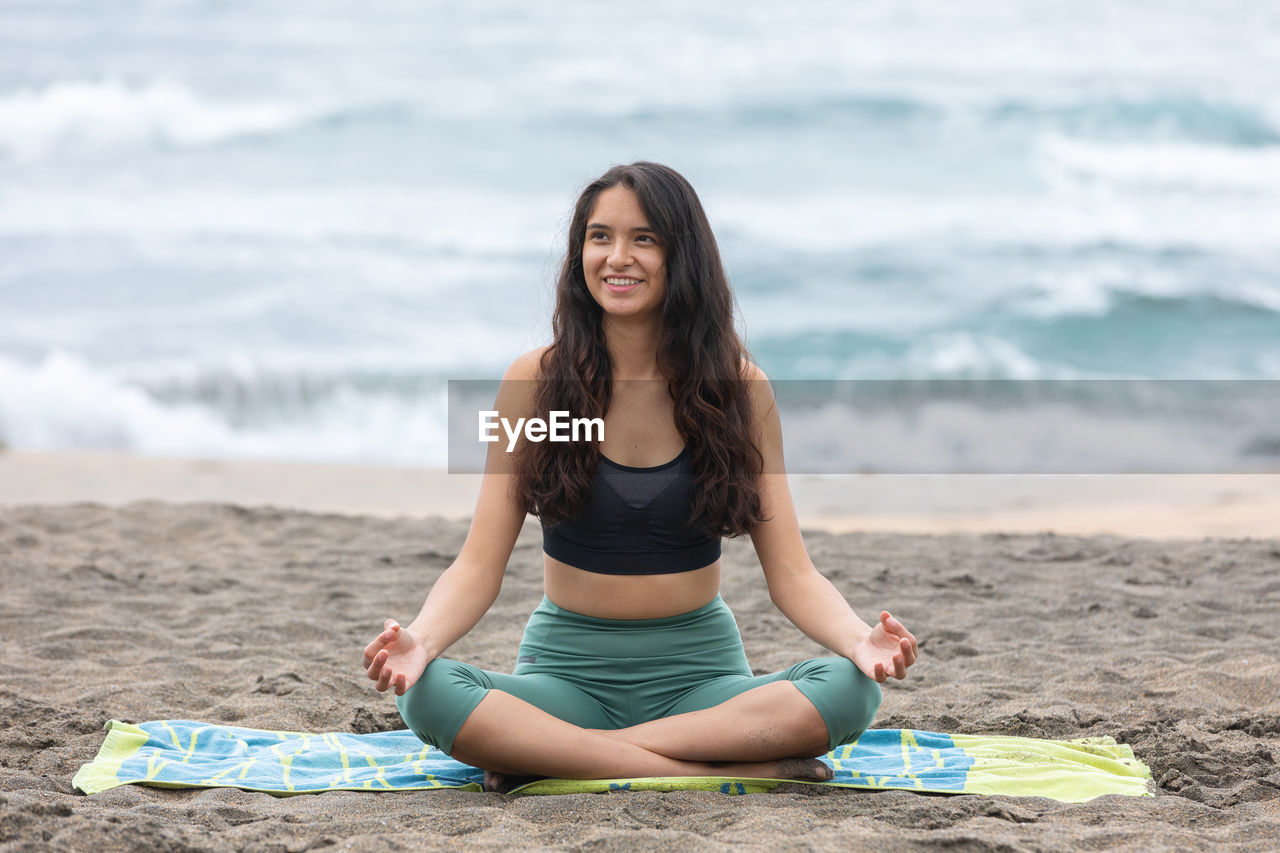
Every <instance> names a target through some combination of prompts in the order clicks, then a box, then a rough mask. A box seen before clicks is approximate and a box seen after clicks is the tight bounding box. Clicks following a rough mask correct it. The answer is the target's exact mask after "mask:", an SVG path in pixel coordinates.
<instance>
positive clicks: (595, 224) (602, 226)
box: [587, 222, 658, 234]
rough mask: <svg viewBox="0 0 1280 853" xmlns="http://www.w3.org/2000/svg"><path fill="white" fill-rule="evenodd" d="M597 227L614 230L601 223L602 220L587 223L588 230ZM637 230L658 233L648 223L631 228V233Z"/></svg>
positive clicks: (603, 229) (601, 229) (602, 229)
mask: <svg viewBox="0 0 1280 853" xmlns="http://www.w3.org/2000/svg"><path fill="white" fill-rule="evenodd" d="M595 229H598V230H600V231H612V230H613V229H612V228H610V227H609V226H608V225H604V224H602V223H600V222H589V223H587V230H588V231H591V230H595ZM637 231H650V232H652V233H654V234H657V233H658V232H657V231H654V230H653V229H652V228H650V227H649V226H648V225H644V226H641V227H639V228H632V229H631V233H633V234H634V233H635V232H637Z"/></svg>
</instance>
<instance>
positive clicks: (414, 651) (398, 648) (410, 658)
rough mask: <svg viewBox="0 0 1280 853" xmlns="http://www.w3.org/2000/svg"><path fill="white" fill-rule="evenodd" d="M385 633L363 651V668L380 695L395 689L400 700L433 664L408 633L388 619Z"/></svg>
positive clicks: (385, 624) (407, 630) (394, 621)
mask: <svg viewBox="0 0 1280 853" xmlns="http://www.w3.org/2000/svg"><path fill="white" fill-rule="evenodd" d="M383 624H384V626H385V630H383V632H382V633H381V634H379V635H378V636H376V637H374V639H373V642H372V643H370V644H369V645H367V646H365V647H364V665H365V668H366V669H367V670H368V671H369V678H370V679H372V680H373V681H374V682H376V684H375V685H374V686H375V687H376V688H377V689H378V691H379V692H382V691H384V690H386V689H387V688H388V687H391V688H394V689H395V691H396V695H397V696H403V695H404V694H405V691H406V690H408V689H409V688H410V687H412V686H413V684H414V682H416V681H417V680H418V678H419V677H421V675H422V671H423V670H424V669H426V668H427V664H428V663H430V660H428V658H427V650H426V649H425V648H423V647H422V644H421V643H419V642H418V641H417V640H416V639H415V638H414V636H413V635H412V634H410V633H409V629H407V628H403V627H401V626H400V624H399V623H398V622H396V620H394V619H388V620H387V621H386V622H385V623H383Z"/></svg>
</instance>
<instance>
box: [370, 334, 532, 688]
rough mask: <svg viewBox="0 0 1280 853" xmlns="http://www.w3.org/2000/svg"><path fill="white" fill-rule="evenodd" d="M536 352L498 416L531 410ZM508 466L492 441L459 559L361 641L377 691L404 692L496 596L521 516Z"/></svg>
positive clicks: (500, 402) (506, 388)
mask: <svg viewBox="0 0 1280 853" xmlns="http://www.w3.org/2000/svg"><path fill="white" fill-rule="evenodd" d="M540 355H541V350H535V351H533V352H531V353H526V354H525V355H523V356H521V357H520V358H519V359H517V360H516V361H515V362H514V363H513V364H512V365H511V367H510V368H508V370H507V372H506V374H505V375H504V376H503V377H502V385H501V386H500V387H499V389H498V399H497V403H496V405H495V408H496V409H497V410H498V411H499V412H501V413H502V416H503V417H508V418H512V419H514V418H515V417H522V416H527V415H528V414H529V413H530V412H531V408H532V398H533V381H532V380H534V379H536V377H537V369H538V360H539V356H540ZM513 473H514V465H513V464H512V459H511V454H509V453H507V452H506V450H505V447H504V446H503V444H502V443H501V442H495V443H493V444H491V445H490V446H489V451H488V457H487V461H486V464H485V473H484V479H483V480H482V481H481V484H480V495H479V498H478V499H477V501H476V511H475V515H474V517H473V518H472V520H471V529H470V531H468V533H467V539H466V542H465V543H463V546H462V550H461V551H460V552H459V553H458V557H457V559H456V560H454V561H453V563H452V565H450V566H449V568H447V569H445V571H444V572H443V573H442V574H441V575H440V577H439V578H437V579H436V582H435V583H434V584H433V585H432V587H431V591H430V592H429V593H428V595H427V599H426V601H425V602H424V603H423V605H422V609H421V610H420V611H419V612H418V615H417V616H416V617H415V618H414V620H413V621H412V622H411V623H409V625H408V626H405V627H401V626H400V625H399V624H398V623H397V622H396V621H395V620H393V619H388V620H386V622H385V623H384V630H383V632H382V633H381V634H379V635H378V637H376V638H375V639H374V640H373V642H371V643H369V645H368V646H366V647H365V651H364V665H365V667H366V669H367V670H368V674H369V678H371V679H373V680H374V681H376V682H377V685H376V686H377V689H378V690H380V691H381V690H386V689H388V688H389V687H394V688H395V692H396V693H397V694H403V693H404V691H405V690H407V689H408V688H409V687H411V686H413V684H414V682H415V681H416V680H417V679H418V677H419V676H420V675H421V674H422V670H423V669H425V668H426V665H427V664H428V663H430V662H431V661H432V660H433V659H435V658H436V657H438V656H439V655H441V654H442V653H443V652H444V651H445V649H447V648H449V646H451V645H453V644H454V643H455V642H457V641H458V639H460V638H461V637H462V636H463V635H465V634H466V633H467V632H468V631H470V630H471V629H472V628H474V627H475V625H476V623H477V622H479V621H480V619H481V618H482V617H483V616H484V614H485V613H487V612H488V610H489V608H490V607H492V606H493V602H494V601H495V600H497V598H498V592H499V591H500V590H501V589H502V576H503V574H504V573H505V572H506V567H507V561H508V560H509V559H510V558H511V549H512V548H513V547H514V546H515V541H516V537H517V536H519V535H520V527H521V526H522V525H523V524H524V518H525V512H524V509H523V508H521V506H520V505H519V503H518V501H517V500H516V497H515V494H514V492H513V491H512V489H513V486H514V483H513V477H512V474H513Z"/></svg>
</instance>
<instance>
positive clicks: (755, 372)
mask: <svg viewBox="0 0 1280 853" xmlns="http://www.w3.org/2000/svg"><path fill="white" fill-rule="evenodd" d="M742 378H743V379H744V380H745V381H746V383H747V389H748V394H750V397H751V405H752V408H753V409H755V411H756V413H757V416H760V415H764V414H766V413H767V412H768V411H769V410H770V409H771V408H773V404H774V400H773V386H772V385H770V384H769V377H768V376H766V375H765V372H764V371H763V370H761V369H760V365H758V364H755V363H754V362H750V361H747V360H746V359H745V358H744V359H743V360H742Z"/></svg>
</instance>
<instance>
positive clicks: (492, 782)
mask: <svg viewBox="0 0 1280 853" xmlns="http://www.w3.org/2000/svg"><path fill="white" fill-rule="evenodd" d="M546 778H547V777H546V776H508V775H507V774H505V773H494V772H493V771H492V770H486V771H484V789H485V790H486V791H488V792H489V793H491V794H509V793H511V792H512V791H514V790H515V789H516V788H519V787H520V786H521V785H527V784H529V783H530V782H536V781H538V780H539V779H546Z"/></svg>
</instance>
